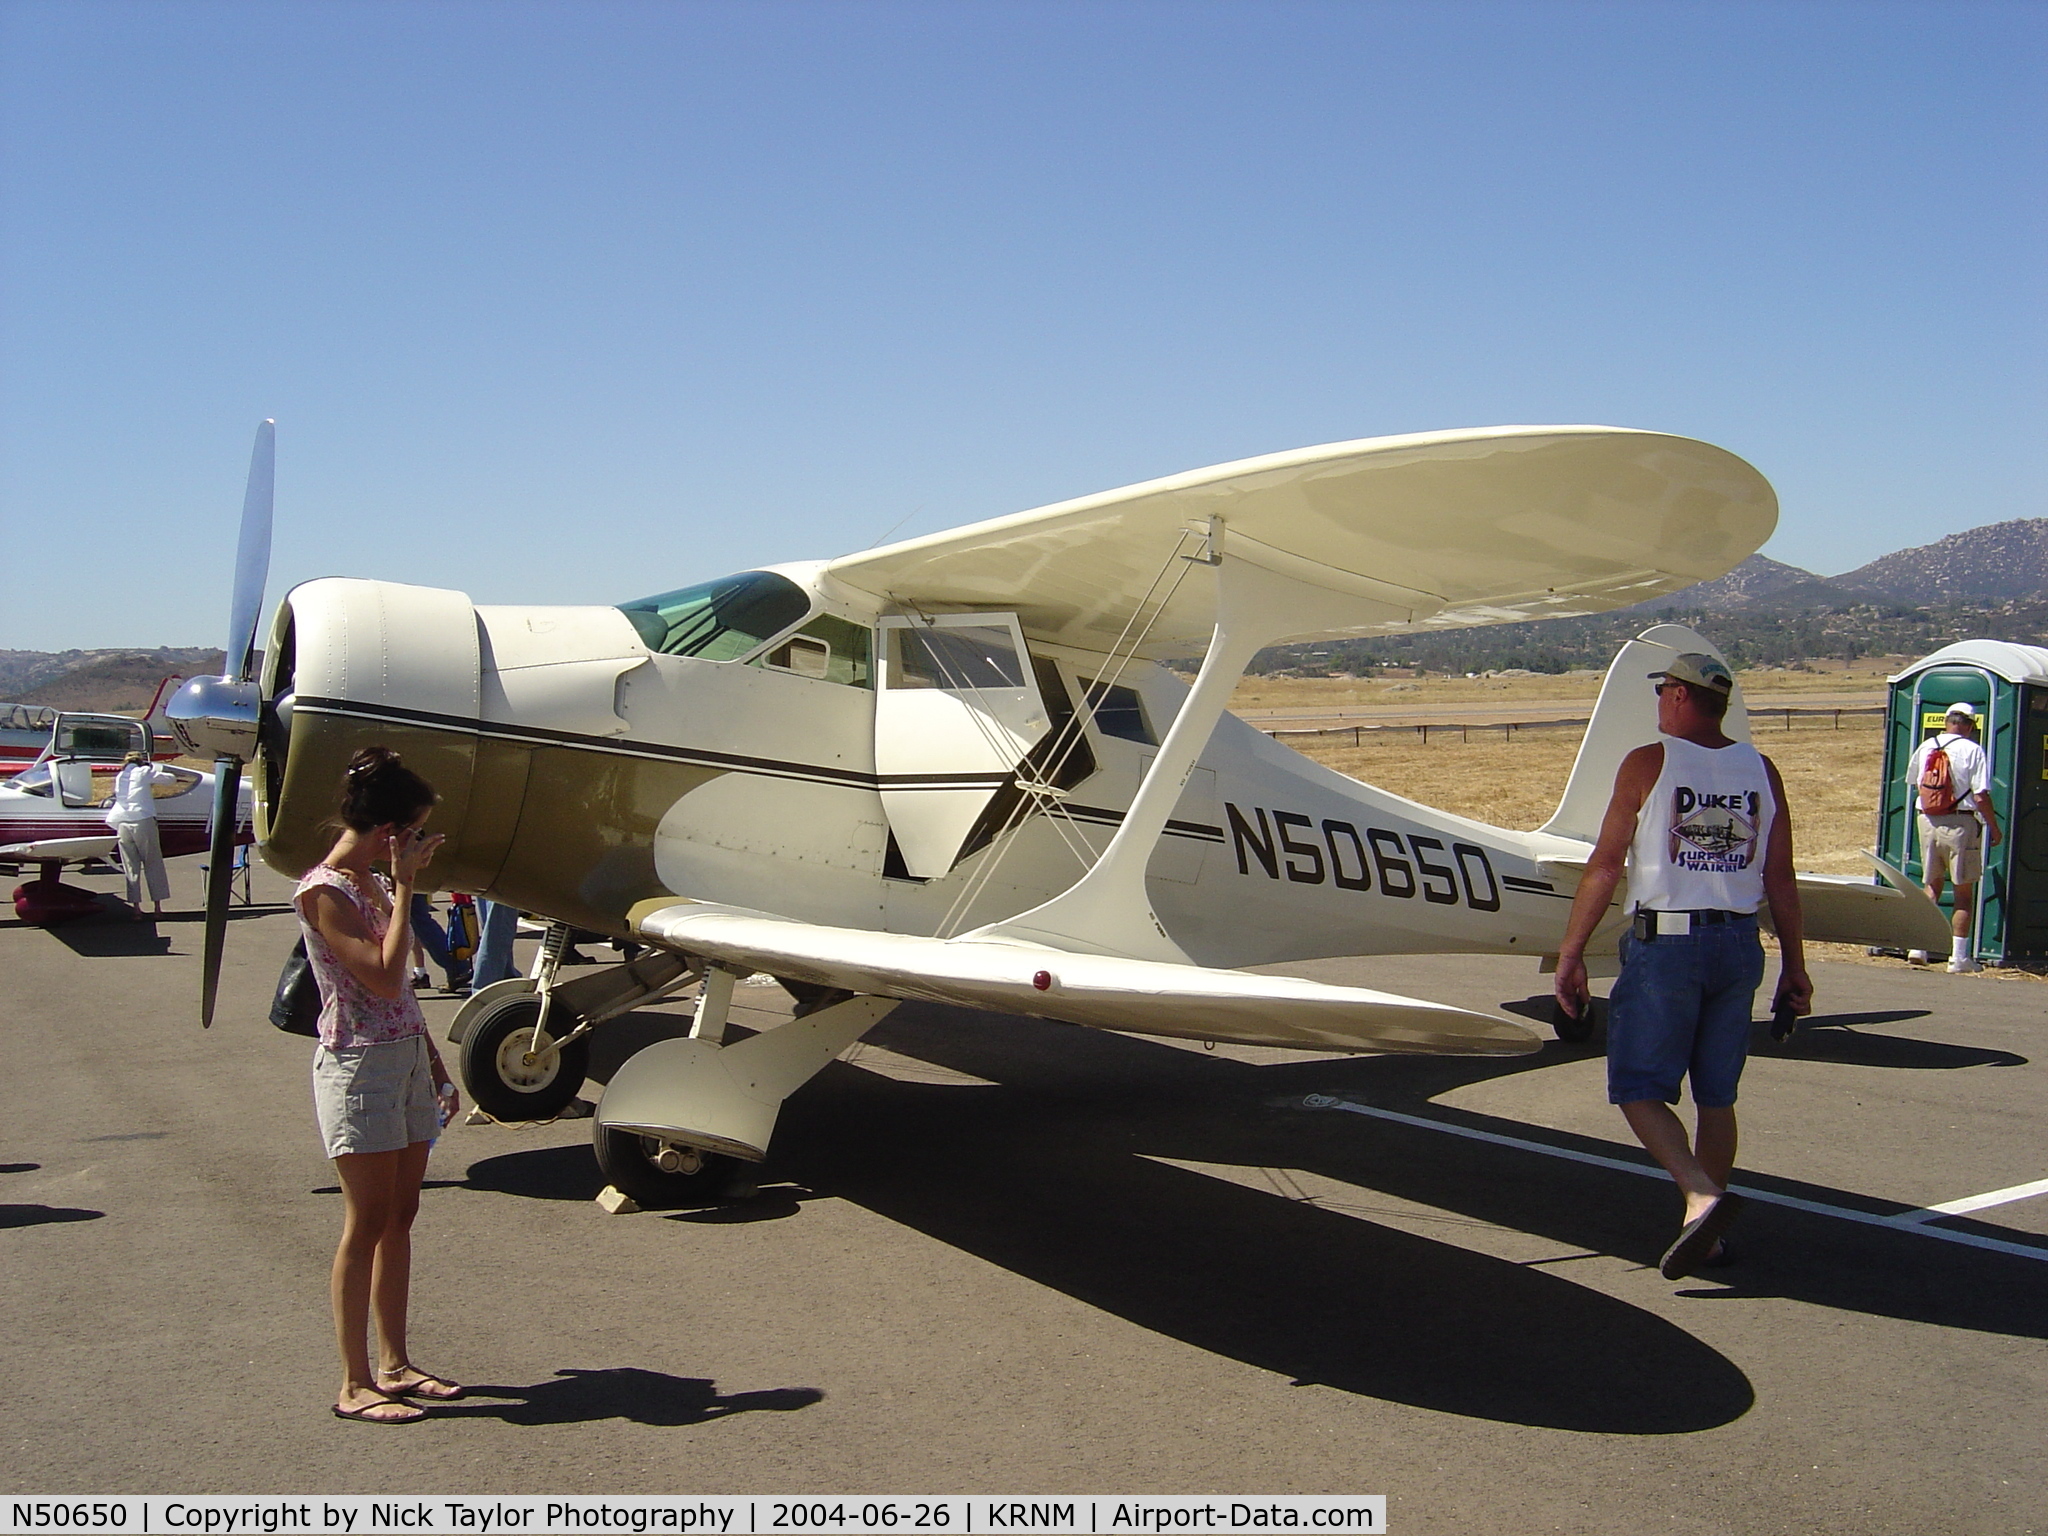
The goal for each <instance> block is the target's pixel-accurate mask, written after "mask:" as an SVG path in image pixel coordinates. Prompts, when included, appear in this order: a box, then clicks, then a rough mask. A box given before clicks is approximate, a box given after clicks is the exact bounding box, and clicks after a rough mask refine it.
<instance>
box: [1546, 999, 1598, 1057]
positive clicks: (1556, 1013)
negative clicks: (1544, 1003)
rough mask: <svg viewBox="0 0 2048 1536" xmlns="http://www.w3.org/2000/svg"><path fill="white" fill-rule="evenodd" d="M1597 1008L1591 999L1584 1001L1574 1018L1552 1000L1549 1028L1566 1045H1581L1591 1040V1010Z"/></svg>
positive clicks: (1557, 1002)
mask: <svg viewBox="0 0 2048 1536" xmlns="http://www.w3.org/2000/svg"><path fill="white" fill-rule="evenodd" d="M1595 1006H1597V1005H1596V1004H1595V1003H1594V1001H1593V999H1592V998H1590V997H1589V998H1587V999H1586V1006H1585V1007H1584V1008H1583V1009H1581V1010H1580V1012H1579V1014H1578V1017H1576V1018H1574V1017H1573V1016H1572V1015H1571V1014H1569V1013H1567V1012H1565V1007H1564V1004H1563V1003H1561V1002H1559V1001H1557V999H1555V998H1552V999H1551V1003H1550V1027H1551V1029H1552V1030H1553V1031H1555V1033H1556V1035H1557V1038H1558V1039H1560V1040H1562V1041H1563V1042H1564V1043H1565V1044H1566V1045H1583V1044H1585V1043H1586V1042H1587V1041H1588V1040H1590V1039H1592V1038H1593V1024H1594V1018H1593V1009H1594V1008H1595Z"/></svg>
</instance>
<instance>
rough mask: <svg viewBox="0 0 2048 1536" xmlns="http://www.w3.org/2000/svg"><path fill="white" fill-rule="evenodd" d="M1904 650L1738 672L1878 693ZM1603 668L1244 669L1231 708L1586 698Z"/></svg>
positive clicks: (1798, 690)
mask: <svg viewBox="0 0 2048 1536" xmlns="http://www.w3.org/2000/svg"><path fill="white" fill-rule="evenodd" d="M1910 659H1911V658H1909V657H1904V656H1888V657H1887V656H1876V657H1865V658H1864V659H1862V660H1861V661H1854V662H1846V663H1845V662H1833V661H1816V662H1813V663H1812V664H1811V667H1812V670H1810V671H1805V672H1782V671H1747V672H1743V673H1741V674H1740V679H1741V682H1742V689H1743V692H1744V693H1745V694H1747V695H1750V696H1752V697H1771V698H1787V697H1791V696H1794V695H1798V694H1802V693H1828V694H1840V693H1854V692H1867V693H1869V694H1870V696H1871V701H1872V702H1873V703H1876V702H1880V701H1882V699H1883V697H1884V691H1885V681H1884V680H1885V678H1886V677H1887V676H1888V675H1890V674H1891V673H1893V672H1897V671H1899V670H1900V669H1902V668H1903V667H1905V666H1906V665H1908V663H1909V661H1910ZM1600 678H1601V674H1600V673H1597V672H1566V673H1562V674H1559V675H1557V676H1547V675H1543V674H1538V675H1537V676H1534V677H1473V678H1467V677H1420V678H1398V677H1382V678H1338V677H1247V678H1245V679H1244V680H1243V681H1241V682H1240V683H1239V684H1238V685H1237V691H1236V692H1235V693H1234V694H1232V695H1231V700H1230V707H1231V709H1232V710H1234V711H1243V710H1248V709H1251V710H1274V709H1344V708H1349V707H1352V706H1356V705H1363V706H1371V705H1375V704H1377V705H1384V706H1387V707H1389V708H1407V707H1412V706H1415V705H1419V704H1429V705H1441V704H1461V703H1469V704H1485V705H1487V706H1489V707H1492V706H1498V705H1500V704H1503V703H1508V702H1512V701H1515V700H1519V699H1528V700H1531V701H1532V702H1535V701H1540V702H1543V703H1553V702H1556V701H1559V700H1578V699H1583V700H1585V701H1586V703H1587V704H1589V705H1590V704H1591V703H1592V701H1593V699H1594V698H1595V697H1596V696H1597V695H1598V694H1599V692H1600Z"/></svg>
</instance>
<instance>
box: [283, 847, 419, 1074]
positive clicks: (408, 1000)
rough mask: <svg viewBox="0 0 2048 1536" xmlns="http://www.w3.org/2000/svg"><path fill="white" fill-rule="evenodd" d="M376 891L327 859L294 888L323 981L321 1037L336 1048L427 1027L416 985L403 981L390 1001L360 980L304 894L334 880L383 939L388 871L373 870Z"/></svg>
mask: <svg viewBox="0 0 2048 1536" xmlns="http://www.w3.org/2000/svg"><path fill="white" fill-rule="evenodd" d="M371 879H372V881H373V882H374V887H373V889H372V890H371V891H363V890H360V889H358V887H357V885H356V882H355V879H354V877H353V876H351V875H349V874H347V873H345V872H344V871H342V870H339V869H334V868H331V867H330V866H328V865H326V864H315V865H314V866H313V867H312V868H311V869H309V870H307V871H306V878H305V879H303V880H301V881H300V882H299V884H298V888H297V889H296V890H294V891H293V892H292V905H293V906H295V907H298V908H299V931H300V932H301V933H303V934H305V936H306V958H307V960H309V961H310V962H312V966H313V978H314V980H316V981H318V982H319V983H320V1043H321V1044H322V1045H324V1046H326V1047H327V1048H328V1049H329V1050H330V1051H338V1050H344V1049H346V1048H348V1047H349V1046H357V1045H384V1044H386V1043H388V1042H390V1041H393V1040H406V1039H410V1038H411V1037H412V1036H414V1035H424V1034H425V1033H426V1032H427V1021H426V1018H425V1016H424V1015H422V1014H421V1012H420V1000H419V999H418V998H417V997H415V996H413V990H412V988H411V987H409V986H408V987H402V988H401V989H400V990H399V994H398V996H397V997H395V998H392V999H391V1000H389V1001H388V1002H387V1001H386V1000H385V999H384V998H381V997H379V996H377V994H376V993H374V992H372V991H371V990H370V989H369V988H368V987H366V986H364V985H363V984H362V983H361V982H360V981H358V980H356V978H355V975H354V973H353V972H351V971H350V970H349V968H348V967H347V966H345V965H343V964H342V963H341V959H340V957H339V956H337V955H336V954H335V953H334V951H333V950H332V949H330V948H328V945H327V941H326V940H325V939H323V938H321V937H320V935H319V934H318V933H316V932H315V931H314V930H313V925H312V924H311V923H309V922H307V921H306V911H305V908H304V907H303V906H300V904H299V903H300V898H301V897H303V896H304V895H305V894H306V893H307V892H308V891H310V890H314V889H316V888H317V887H319V886H323V885H331V886H333V887H334V888H335V889H336V890H337V891H340V892H341V894H342V895H344V896H346V897H347V898H348V899H349V900H350V901H352V902H354V903H355V904H356V909H357V910H358V911H360V912H361V913H362V914H363V924H364V926H365V927H367V928H368V929H369V930H370V937H371V938H373V939H375V940H377V941H378V942H379V943H380V944H381V943H382V942H383V940H384V930H385V928H386V926H387V925H388V924H389V923H390V921H391V889H390V887H389V885H387V884H386V883H385V880H384V878H383V876H381V875H372V876H371Z"/></svg>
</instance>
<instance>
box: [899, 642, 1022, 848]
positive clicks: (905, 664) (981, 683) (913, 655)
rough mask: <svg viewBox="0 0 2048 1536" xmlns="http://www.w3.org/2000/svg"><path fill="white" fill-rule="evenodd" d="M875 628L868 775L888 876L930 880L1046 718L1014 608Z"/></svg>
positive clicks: (962, 839)
mask: <svg viewBox="0 0 2048 1536" xmlns="http://www.w3.org/2000/svg"><path fill="white" fill-rule="evenodd" d="M879 627H880V640H881V644H880V645H879V646H878V647H877V651H878V653H879V659H880V662H881V665H880V668H879V671H880V685H881V686H880V688H879V690H878V691H877V693H876V695H875V771H876V773H877V774H879V775H880V777H881V791H882V806H883V809H884V810H885V811H886V812H887V814H888V817H889V830H890V832H891V833H892V834H893V835H894V837H895V841H896V848H897V851H898V852H899V853H900V855H901V857H902V866H903V867H902V869H901V870H900V871H895V870H892V871H891V872H892V873H902V874H905V875H909V876H912V877H914V878H917V879H922V880H932V879H937V878H938V877H939V876H941V875H943V874H945V873H946V872H947V871H948V870H950V869H951V868H952V867H953V862H954V860H955V859H957V858H958V857H959V854H960V849H961V847H962V846H963V845H964V844H965V843H966V841H967V838H968V834H970V833H971V832H973V831H974V828H975V824H976V822H978V821H979V820H980V819H981V816H982V813H983V812H984V811H986V810H987V809H988V805H989V802H990V801H991V800H992V799H994V798H995V795H996V792H997V791H998V790H1000V789H1001V788H1002V787H1003V786H1004V785H1005V784H1007V783H1008V782H1009V781H1010V777H1011V775H1012V774H1013V773H1014V772H1015V771H1016V769H1017V766H1018V764H1019V763H1020V762H1021V761H1022V760H1023V758H1024V755H1025V754H1026V753H1027V752H1029V751H1030V750H1031V749H1032V748H1033V747H1034V746H1036V745H1037V744H1038V741H1039V738H1040V737H1042V736H1044V735H1045V733H1046V730H1047V729H1048V727H1049V724H1050V722H1049V721H1048V719H1047V716H1046V712H1045V702H1044V700H1043V699H1041V698H1040V697H1039V692H1038V683H1037V680H1036V679H1035V678H1034V677H1033V676H1032V672H1031V663H1030V660H1029V659H1028V657H1027V655H1026V653H1025V650H1024V634H1023V631H1022V630H1021V629H1019V628H1018V625H1017V616H1016V615H1015V614H1013V613H943V614H933V615H930V616H925V615H904V616H901V617H891V618H885V619H883V620H882V621H881V623H880V626H879Z"/></svg>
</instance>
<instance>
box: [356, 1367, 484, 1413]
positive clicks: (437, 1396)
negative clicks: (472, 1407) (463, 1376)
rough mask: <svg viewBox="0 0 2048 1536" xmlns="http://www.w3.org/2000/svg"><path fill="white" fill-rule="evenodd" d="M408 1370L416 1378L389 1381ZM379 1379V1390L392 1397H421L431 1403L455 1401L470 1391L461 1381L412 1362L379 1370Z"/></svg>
mask: <svg viewBox="0 0 2048 1536" xmlns="http://www.w3.org/2000/svg"><path fill="white" fill-rule="evenodd" d="M407 1371H411V1372H412V1373H413V1376H414V1378H415V1379H414V1380H412V1381H408V1382H404V1383H402V1384H401V1383H398V1382H388V1383H387V1379H388V1378H389V1377H393V1376H403V1375H404V1374H405V1373H406V1372H407ZM377 1381H378V1387H377V1390H378V1391H379V1392H383V1393H387V1394H389V1395H390V1396H391V1397H394V1398H399V1397H421V1398H425V1399H426V1400H427V1401H428V1402H430V1403H449V1402H453V1401H454V1400H455V1399H456V1398H458V1397H461V1396H463V1395H464V1394H466V1393H467V1392H468V1391H469V1388H467V1387H465V1386H463V1385H462V1384H461V1383H460V1382H454V1381H450V1380H448V1379H447V1378H446V1377H445V1376H436V1375H434V1374H433V1372H431V1371H423V1370H421V1369H420V1368H419V1367H418V1366H416V1365H410V1364H407V1365H401V1366H395V1367H393V1368H392V1369H391V1370H388V1371H386V1370H379V1371H378V1372H377Z"/></svg>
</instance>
